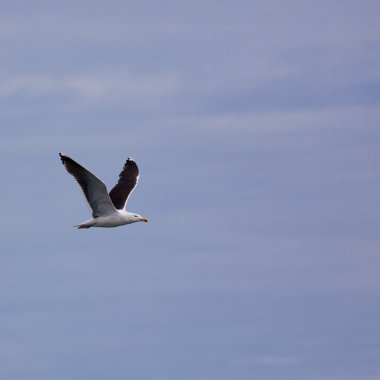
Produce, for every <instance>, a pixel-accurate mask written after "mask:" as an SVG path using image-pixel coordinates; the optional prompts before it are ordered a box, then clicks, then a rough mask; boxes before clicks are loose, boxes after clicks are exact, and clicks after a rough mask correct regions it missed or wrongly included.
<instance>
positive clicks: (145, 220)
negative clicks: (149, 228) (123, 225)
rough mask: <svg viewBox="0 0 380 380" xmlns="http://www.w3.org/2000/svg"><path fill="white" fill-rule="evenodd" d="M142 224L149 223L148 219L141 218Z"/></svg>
mask: <svg viewBox="0 0 380 380" xmlns="http://www.w3.org/2000/svg"><path fill="white" fill-rule="evenodd" d="M141 220H142V221H143V222H149V219H148V218H142V219H141Z"/></svg>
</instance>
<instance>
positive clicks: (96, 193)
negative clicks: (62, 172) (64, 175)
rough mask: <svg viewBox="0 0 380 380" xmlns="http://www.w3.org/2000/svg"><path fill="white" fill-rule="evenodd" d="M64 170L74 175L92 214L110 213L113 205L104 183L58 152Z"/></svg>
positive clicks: (113, 209)
mask: <svg viewBox="0 0 380 380" xmlns="http://www.w3.org/2000/svg"><path fill="white" fill-rule="evenodd" d="M59 156H60V157H61V161H62V163H63V165H64V166H65V168H66V170H67V171H68V172H69V173H70V174H71V175H72V176H74V178H75V179H76V180H77V182H78V183H79V185H80V187H81V188H82V190H83V193H84V195H85V197H86V199H87V202H88V203H89V205H90V207H91V209H92V216H93V217H94V218H95V217H97V216H104V215H110V214H112V213H114V212H115V211H116V210H115V207H114V206H113V204H112V202H111V199H110V197H109V195H108V193H107V187H106V185H105V184H104V183H103V182H102V181H101V180H100V179H99V178H97V177H96V176H94V175H93V174H92V173H91V172H89V171H88V170H87V169H85V168H84V167H83V166H81V165H79V164H78V163H77V162H75V161H74V160H72V159H71V158H70V157H68V156H65V155H64V154H61V153H60V154H59Z"/></svg>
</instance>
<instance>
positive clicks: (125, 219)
mask: <svg viewBox="0 0 380 380" xmlns="http://www.w3.org/2000/svg"><path fill="white" fill-rule="evenodd" d="M147 221H148V220H147V219H146V218H144V217H142V216H140V215H138V214H133V213H131V212H128V211H124V210H116V212H114V213H113V214H111V215H106V216H98V217H97V218H93V219H90V220H87V221H86V222H83V223H81V224H78V225H77V226H75V227H78V228H90V227H119V226H123V225H124V224H131V223H135V222H147Z"/></svg>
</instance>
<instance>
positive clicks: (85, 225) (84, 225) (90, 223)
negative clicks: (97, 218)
mask: <svg viewBox="0 0 380 380" xmlns="http://www.w3.org/2000/svg"><path fill="white" fill-rule="evenodd" d="M94 225H95V222H94V220H88V221H87V222H83V223H81V224H77V225H75V226H74V227H77V228H90V227H93V226H94Z"/></svg>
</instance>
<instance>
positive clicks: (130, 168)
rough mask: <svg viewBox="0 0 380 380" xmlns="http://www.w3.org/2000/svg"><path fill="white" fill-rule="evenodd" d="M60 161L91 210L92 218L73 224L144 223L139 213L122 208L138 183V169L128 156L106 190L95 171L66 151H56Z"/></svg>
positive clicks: (111, 225)
mask: <svg viewBox="0 0 380 380" xmlns="http://www.w3.org/2000/svg"><path fill="white" fill-rule="evenodd" d="M59 156H60V157H61V161H62V164H63V165H64V167H65V168H66V170H67V171H68V172H69V173H70V174H71V175H72V176H73V177H74V178H75V179H76V181H77V182H78V184H79V186H80V187H81V188H82V191H83V193H84V195H85V197H86V199H87V202H88V204H89V205H90V207H91V209H92V219H90V220H87V221H86V222H83V223H81V224H78V225H76V226H74V227H78V228H90V227H118V226H122V225H124V224H131V223H135V222H147V221H148V219H147V218H144V217H143V216H141V215H139V214H135V213H132V212H128V211H125V206H126V204H127V201H128V198H129V196H130V194H131V193H132V191H133V189H134V188H135V187H136V185H137V181H138V178H139V168H138V167H137V164H136V162H135V161H134V160H133V159H132V158H128V159H127V161H126V162H125V164H124V167H123V170H122V171H121V173H120V174H119V181H118V182H117V184H116V185H115V186H114V187H113V188H112V190H111V191H110V192H109V193H108V190H107V186H106V185H105V183H104V182H103V181H101V180H100V179H99V178H98V177H96V176H95V175H94V174H92V173H91V172H89V171H88V170H87V169H85V168H84V167H83V166H81V165H79V164H78V163H77V162H75V161H74V160H73V159H71V158H70V157H68V156H66V155H65V154H62V153H59Z"/></svg>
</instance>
